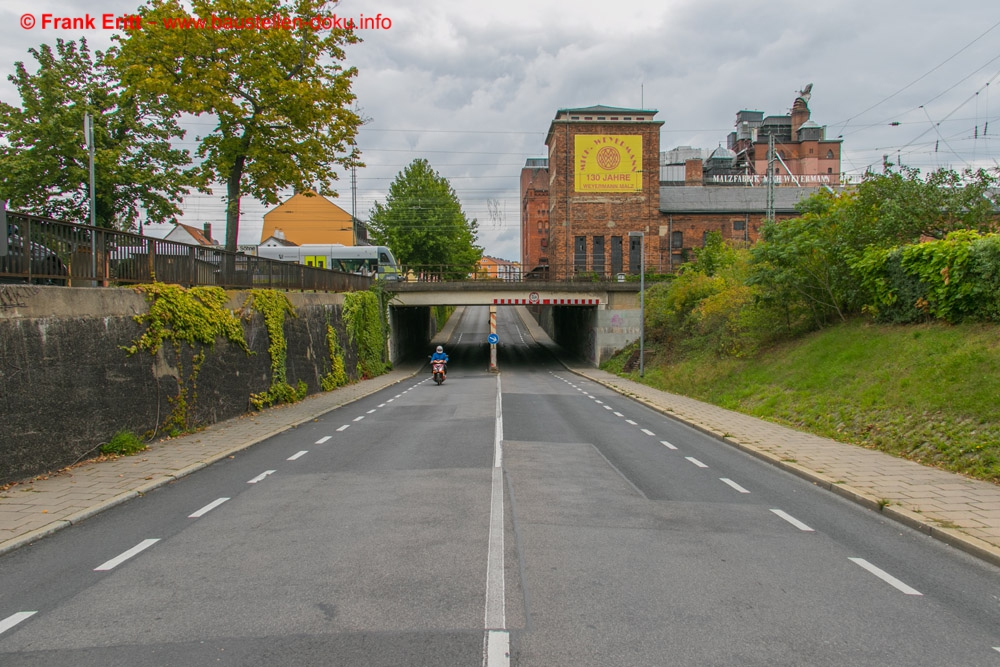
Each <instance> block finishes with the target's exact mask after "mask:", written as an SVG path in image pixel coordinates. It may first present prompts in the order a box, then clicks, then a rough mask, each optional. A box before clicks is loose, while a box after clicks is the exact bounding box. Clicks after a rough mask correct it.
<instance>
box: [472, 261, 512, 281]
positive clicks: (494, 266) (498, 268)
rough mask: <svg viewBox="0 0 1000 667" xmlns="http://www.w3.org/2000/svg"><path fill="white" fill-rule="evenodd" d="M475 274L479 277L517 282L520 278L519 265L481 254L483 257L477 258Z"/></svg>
mask: <svg viewBox="0 0 1000 667" xmlns="http://www.w3.org/2000/svg"><path fill="white" fill-rule="evenodd" d="M476 274H477V276H478V277H480V278H492V279H496V280H504V281H508V282H517V281H519V280H520V279H521V265H520V264H519V263H517V262H511V261H509V260H506V259H500V258H498V257H490V256H489V255H483V258H482V259H481V260H479V267H478V268H477V270H476Z"/></svg>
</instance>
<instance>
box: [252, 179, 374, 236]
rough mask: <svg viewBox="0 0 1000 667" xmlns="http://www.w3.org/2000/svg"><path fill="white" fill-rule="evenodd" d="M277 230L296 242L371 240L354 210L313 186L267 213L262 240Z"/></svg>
mask: <svg viewBox="0 0 1000 667" xmlns="http://www.w3.org/2000/svg"><path fill="white" fill-rule="evenodd" d="M356 227H357V228H356ZM276 230H280V234H284V238H285V239H286V240H287V241H289V242H290V243H292V244H294V245H305V244H309V243H323V244H333V243H339V244H340V245H357V244H358V241H366V240H367V233H366V230H365V229H364V226H363V225H361V223H360V222H358V223H357V225H355V224H354V221H352V219H351V214H350V213H348V212H347V211H345V210H344V209H342V208H340V207H339V206H337V205H336V204H334V203H333V202H332V201H330V200H329V199H327V198H326V197H323V196H320V195H317V194H316V193H315V192H313V191H312V190H305V191H303V192H296V193H295V194H294V195H292V196H291V197H290V198H289V199H287V200H286V201H284V202H282V203H280V204H278V207H277V208H275V209H274V210H273V211H268V212H267V213H265V214H264V228H263V229H262V230H261V233H260V240H261V242H262V243H263V242H264V241H265V240H267V239H269V238H270V237H272V236H276V234H275V231H276ZM359 236H360V237H361V238H358V237H359Z"/></svg>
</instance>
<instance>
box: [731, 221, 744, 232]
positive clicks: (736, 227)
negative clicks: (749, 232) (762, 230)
mask: <svg viewBox="0 0 1000 667" xmlns="http://www.w3.org/2000/svg"><path fill="white" fill-rule="evenodd" d="M746 228H747V223H746V220H733V231H734V232H742V231H743V230H745V229H746Z"/></svg>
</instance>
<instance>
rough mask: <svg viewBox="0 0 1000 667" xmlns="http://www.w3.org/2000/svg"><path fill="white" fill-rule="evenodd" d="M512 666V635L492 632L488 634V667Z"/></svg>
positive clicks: (504, 632) (496, 631)
mask: <svg viewBox="0 0 1000 667" xmlns="http://www.w3.org/2000/svg"><path fill="white" fill-rule="evenodd" d="M508 665H510V633H509V632H507V631H506V630H490V631H488V632H487V633H486V667H507V666H508Z"/></svg>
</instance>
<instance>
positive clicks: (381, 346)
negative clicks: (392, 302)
mask: <svg viewBox="0 0 1000 667" xmlns="http://www.w3.org/2000/svg"><path fill="white" fill-rule="evenodd" d="M383 313H384V302H382V301H381V300H380V299H379V295H378V294H376V293H375V292H372V291H365V292H348V293H347V294H345V295H344V314H343V317H344V325H345V326H346V328H347V337H348V339H349V340H350V341H351V342H352V343H354V344H356V345H357V348H358V366H357V377H358V378H359V379H367V378H373V377H375V376H377V375H382V374H383V373H385V372H387V371H388V370H389V363H388V362H387V361H386V359H385V331H386V328H387V323H386V322H385V320H384V317H385V316H384V314H383Z"/></svg>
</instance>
